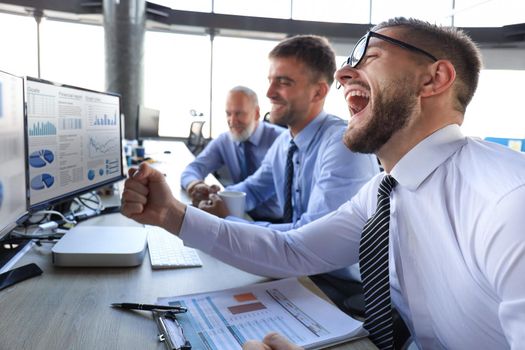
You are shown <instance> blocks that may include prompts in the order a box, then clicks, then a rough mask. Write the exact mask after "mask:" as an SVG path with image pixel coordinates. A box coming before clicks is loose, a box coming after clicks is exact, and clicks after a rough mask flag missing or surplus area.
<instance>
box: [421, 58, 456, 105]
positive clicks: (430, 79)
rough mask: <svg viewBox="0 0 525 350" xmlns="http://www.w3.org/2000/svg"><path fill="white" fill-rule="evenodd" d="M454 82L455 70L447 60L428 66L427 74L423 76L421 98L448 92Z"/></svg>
mask: <svg viewBox="0 0 525 350" xmlns="http://www.w3.org/2000/svg"><path fill="white" fill-rule="evenodd" d="M455 80H456V69H454V65H452V63H451V62H450V61H448V60H439V61H437V62H435V63H434V64H432V65H431V66H429V71H428V74H426V75H425V80H424V81H423V87H422V89H421V96H422V97H430V96H434V95H439V94H440V93H442V92H444V91H446V90H448V89H449V88H450V87H451V86H452V84H453V83H454V81H455Z"/></svg>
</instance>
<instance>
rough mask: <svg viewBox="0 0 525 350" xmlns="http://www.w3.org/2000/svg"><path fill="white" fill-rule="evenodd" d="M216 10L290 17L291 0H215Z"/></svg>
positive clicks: (237, 13)
mask: <svg viewBox="0 0 525 350" xmlns="http://www.w3.org/2000/svg"><path fill="white" fill-rule="evenodd" d="M213 6H214V12H215V13H224V14H229V15H241V16H255V17H268V18H290V17H291V15H290V0H288V1H283V0H264V1H255V0H251V1H247V0H214V5H213Z"/></svg>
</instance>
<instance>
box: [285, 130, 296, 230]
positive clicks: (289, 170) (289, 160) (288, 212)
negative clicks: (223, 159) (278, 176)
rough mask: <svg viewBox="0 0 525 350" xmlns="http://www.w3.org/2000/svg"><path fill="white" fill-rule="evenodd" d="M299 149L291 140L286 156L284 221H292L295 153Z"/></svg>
mask: <svg viewBox="0 0 525 350" xmlns="http://www.w3.org/2000/svg"><path fill="white" fill-rule="evenodd" d="M295 151H297V145H296V144H295V142H293V139H292V140H290V146H289V147H288V155H287V156H286V169H285V170H286V173H285V175H286V182H285V183H284V201H285V202H284V211H283V222H292V219H293V210H292V184H293V154H294V153H295Z"/></svg>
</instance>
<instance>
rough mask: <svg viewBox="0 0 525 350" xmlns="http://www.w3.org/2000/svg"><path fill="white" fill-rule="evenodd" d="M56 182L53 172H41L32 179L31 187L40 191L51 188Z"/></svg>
mask: <svg viewBox="0 0 525 350" xmlns="http://www.w3.org/2000/svg"><path fill="white" fill-rule="evenodd" d="M54 183H55V178H54V177H53V175H51V174H46V173H44V174H40V175H37V176H35V177H34V178H32V179H31V189H33V190H36V191H40V190H43V189H45V188H51V187H52V186H53V184H54Z"/></svg>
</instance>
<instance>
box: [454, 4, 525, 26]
mask: <svg viewBox="0 0 525 350" xmlns="http://www.w3.org/2000/svg"><path fill="white" fill-rule="evenodd" d="M455 4H456V10H455V16H454V25H455V26H457V27H500V26H504V25H507V24H516V23H525V1H523V0H498V1H480V0H455Z"/></svg>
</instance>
